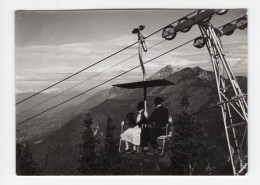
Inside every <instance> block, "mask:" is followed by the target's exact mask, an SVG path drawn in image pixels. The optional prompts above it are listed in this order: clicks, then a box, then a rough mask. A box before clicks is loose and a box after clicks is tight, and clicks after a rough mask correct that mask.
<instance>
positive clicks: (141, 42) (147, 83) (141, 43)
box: [113, 25, 175, 153]
mask: <svg viewBox="0 0 260 185" xmlns="http://www.w3.org/2000/svg"><path fill="white" fill-rule="evenodd" d="M144 28H145V26H144V25H141V26H139V27H138V28H135V29H134V30H133V31H132V33H133V34H137V36H138V53H139V61H140V65H141V68H142V72H143V81H139V82H131V83H124V84H116V85H113V86H116V87H121V88H127V89H136V88H143V90H144V112H145V113H147V104H146V96H147V95H146V89H147V88H148V87H158V86H168V85H175V84H174V83H172V82H170V81H168V80H165V79H157V80H146V71H145V67H144V63H143V59H142V51H144V52H147V47H146V44H145V37H144V36H143V35H142V33H141V31H142V30H143V29H144ZM168 128H169V124H167V126H166V134H165V135H163V136H160V137H158V139H161V140H162V141H163V147H162V153H163V152H164V144H165V141H166V139H167V138H169V136H170V135H169V134H168ZM121 133H123V127H122V125H121ZM121 143H122V139H121V136H120V143H119V152H121Z"/></svg>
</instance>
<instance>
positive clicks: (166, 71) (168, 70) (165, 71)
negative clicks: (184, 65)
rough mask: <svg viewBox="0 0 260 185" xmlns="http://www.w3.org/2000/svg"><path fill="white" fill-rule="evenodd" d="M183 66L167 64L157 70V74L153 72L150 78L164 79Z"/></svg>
mask: <svg viewBox="0 0 260 185" xmlns="http://www.w3.org/2000/svg"><path fill="white" fill-rule="evenodd" d="M180 70H181V68H179V67H174V66H172V65H170V64H169V65H167V66H165V67H163V68H161V69H160V70H159V71H157V72H156V73H155V74H153V75H152V76H151V77H150V78H149V79H152V80H153V79H162V78H167V77H168V76H170V75H171V74H173V73H175V72H177V71H180Z"/></svg>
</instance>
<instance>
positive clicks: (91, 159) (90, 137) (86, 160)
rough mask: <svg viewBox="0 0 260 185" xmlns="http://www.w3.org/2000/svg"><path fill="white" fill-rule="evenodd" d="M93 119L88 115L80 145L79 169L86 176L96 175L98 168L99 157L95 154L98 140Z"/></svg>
mask: <svg viewBox="0 0 260 185" xmlns="http://www.w3.org/2000/svg"><path fill="white" fill-rule="evenodd" d="M92 123H93V122H92V117H91V115H90V114H87V115H86V118H85V120H84V127H85V130H84V132H83V136H82V140H83V141H82V143H81V144H80V147H81V151H80V154H79V159H78V162H79V167H78V172H79V173H80V174H85V175H96V174H97V173H98V172H97V169H98V166H97V155H96V152H95V149H96V139H95V137H94V134H93V131H92V128H91V125H92Z"/></svg>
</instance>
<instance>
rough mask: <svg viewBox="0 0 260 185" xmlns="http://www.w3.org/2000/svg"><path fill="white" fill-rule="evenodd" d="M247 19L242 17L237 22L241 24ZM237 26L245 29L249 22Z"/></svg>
mask: <svg viewBox="0 0 260 185" xmlns="http://www.w3.org/2000/svg"><path fill="white" fill-rule="evenodd" d="M245 21H247V18H245V17H242V18H240V19H238V20H237V22H236V23H237V25H239V24H241V23H242V22H245ZM237 28H238V29H240V30H244V29H246V28H247V23H246V24H244V25H242V26H238V27H237Z"/></svg>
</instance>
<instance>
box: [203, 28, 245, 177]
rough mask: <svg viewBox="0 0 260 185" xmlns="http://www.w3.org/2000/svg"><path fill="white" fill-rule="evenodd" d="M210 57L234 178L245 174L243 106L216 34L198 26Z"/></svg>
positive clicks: (243, 95) (218, 35)
mask: <svg viewBox="0 0 260 185" xmlns="http://www.w3.org/2000/svg"><path fill="white" fill-rule="evenodd" d="M199 28H200V30H201V32H202V34H203V37H204V39H205V42H206V46H207V49H208V52H209V54H210V57H211V62H212V67H213V71H214V73H215V78H216V85H217V90H218V97H219V103H218V104H219V106H220V107H221V112H222V116H223V122H224V127H225V132H226V138H227V143H228V149H229V154H230V162H231V165H232V169H233V173H234V175H242V174H245V173H246V172H247V164H248V163H247V123H248V114H247V109H248V107H247V102H246V95H245V94H243V93H242V91H241V89H240V87H239V85H238V83H237V80H236V78H235V76H234V74H233V72H232V70H231V68H230V66H229V64H228V62H227V59H226V56H225V53H224V50H223V47H222V44H221V40H220V34H221V33H219V32H218V31H217V30H216V29H215V28H214V27H213V26H212V25H211V24H210V23H203V24H199Z"/></svg>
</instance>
